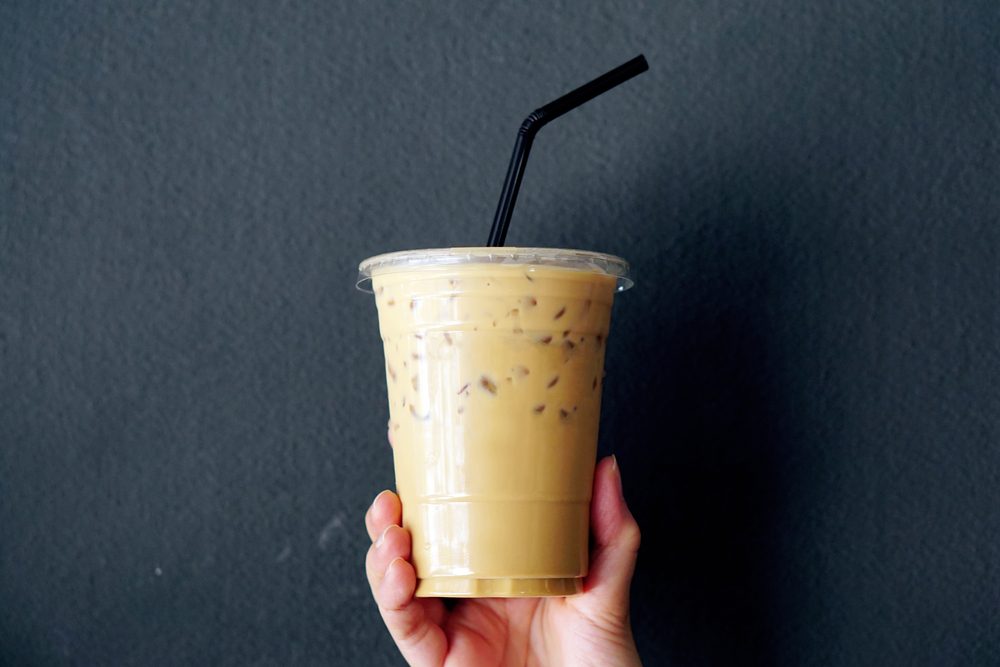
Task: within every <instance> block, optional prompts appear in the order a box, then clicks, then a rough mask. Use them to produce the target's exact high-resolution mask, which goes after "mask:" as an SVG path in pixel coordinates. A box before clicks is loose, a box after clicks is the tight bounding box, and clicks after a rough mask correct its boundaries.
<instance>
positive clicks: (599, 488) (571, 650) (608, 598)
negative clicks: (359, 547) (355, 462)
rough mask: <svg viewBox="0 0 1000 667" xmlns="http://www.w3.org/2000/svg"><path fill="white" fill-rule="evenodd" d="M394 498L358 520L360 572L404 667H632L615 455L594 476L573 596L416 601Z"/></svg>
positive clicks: (632, 541)
mask: <svg viewBox="0 0 1000 667" xmlns="http://www.w3.org/2000/svg"><path fill="white" fill-rule="evenodd" d="M401 516H402V508H401V506H400V503H399V497H398V496H397V495H396V494H395V493H393V492H391V491H383V492H382V493H380V494H379V495H378V496H377V497H376V498H375V501H374V502H373V503H372V506H371V508H370V509H369V510H368V513H367V514H366V515H365V525H366V526H367V528H368V535H369V536H370V537H371V539H372V541H373V544H372V546H371V548H370V549H369V550H368V557H367V559H366V561H365V568H366V570H367V571H368V583H369V584H371V588H372V594H373V595H374V596H375V601H376V602H377V603H378V608H379V611H380V612H381V613H382V619H383V620H384V621H385V624H386V627H388V628H389V633H390V634H391V635H392V638H393V640H394V641H395V642H396V646H398V647H399V650H400V652H402V654H403V657H404V658H406V660H407V662H409V663H410V665H412V667H441V666H449V665H453V666H456V667H464V666H466V665H475V666H479V665H504V666H507V665H517V666H521V665H574V666H575V665H615V666H622V667H625V666H628V665H639V664H641V663H640V662H639V654H638V653H637V652H636V648H635V641H634V640H633V639H632V625H631V622H630V620H629V605H628V595H629V583H630V582H631V580H632V573H633V571H634V570H635V558H636V553H637V551H638V549H639V526H638V525H637V524H636V522H635V519H633V518H632V514H631V513H630V512H629V510H628V507H626V505H625V498H624V497H623V496H622V486H621V476H620V473H619V470H618V465H617V463H616V461H615V459H614V458H613V457H608V458H605V459H603V460H602V461H601V462H600V463H598V465H597V469H596V470H595V472H594V495H593V500H592V501H591V504H590V520H591V524H590V526H591V532H592V534H593V536H594V542H595V546H594V550H593V552H592V553H591V561H590V573H589V574H588V575H587V578H586V580H585V582H584V592H583V593H582V594H580V595H574V596H571V597H564V598H562V597H559V598H555V597H553V598H478V599H476V598H471V599H463V600H461V601H459V602H457V604H456V605H455V606H454V608H452V609H451V610H448V609H446V608H445V606H444V603H443V602H442V601H441V600H440V599H439V598H415V597H413V592H414V590H415V589H416V585H417V576H416V572H415V571H414V569H413V565H412V564H410V561H409V558H410V533H409V532H408V531H407V530H405V529H403V528H402V527H401V526H400V519H401Z"/></svg>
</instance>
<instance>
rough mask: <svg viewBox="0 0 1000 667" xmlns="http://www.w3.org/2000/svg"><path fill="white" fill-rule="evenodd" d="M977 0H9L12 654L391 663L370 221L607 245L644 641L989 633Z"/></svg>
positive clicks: (791, 661) (675, 647)
mask: <svg viewBox="0 0 1000 667" xmlns="http://www.w3.org/2000/svg"><path fill="white" fill-rule="evenodd" d="M998 35H1000V8H998V5H997V4H996V2H993V1H982V2H932V1H930V0H898V1H895V2H875V1H869V2H860V1H856V0H848V1H845V2H827V1H824V0H815V1H808V2H803V1H802V0H781V1H776V2H757V3H754V2H721V1H712V2H702V1H700V0H698V1H693V0H692V1H686V0H682V1H678V2H669V3H643V2H638V1H629V2H625V1H620V2H615V3H581V2H570V1H568V0H566V1H564V2H560V3H533V4H529V3H510V2H500V3H496V2H489V3H468V2H449V3H446V2H434V3H401V2H400V3H389V2H364V3H361V2H359V3H336V2H332V3H331V2H319V1H316V2H289V3H271V2H244V1H242V0H229V1H226V2H217V3H204V2H161V3H138V2H137V3H108V2H90V3H67V2H38V1H32V2H10V1H8V2H5V3H3V4H2V5H0V663H2V664H5V665H6V664H10V665H64V664H65V665H70V664H76V665H105V664H106V665H159V664H163V665H175V664H226V665H319V664H345V665H389V664H400V659H399V658H398V656H397V655H396V653H395V651H394V649H393V647H392V644H391V642H390V641H389V639H388V637H387V635H386V633H385V632H384V630H383V629H382V627H381V622H380V620H379V617H378V615H377V613H376V610H375V607H374V605H373V604H372V602H371V600H370V599H369V594H368V590H367V585H366V583H365V581H364V578H363V566H362V561H363V556H364V551H365V548H366V546H367V538H366V536H365V534H364V529H363V526H362V521H361V519H362V514H363V512H364V510H365V508H366V506H367V504H368V502H369V501H370V500H371V498H372V496H373V495H374V494H375V492H377V491H378V490H380V489H382V488H384V487H387V486H391V485H392V469H391V461H390V452H389V448H388V447H387V445H386V444H385V443H384V441H383V433H384V424H385V419H386V407H385V404H384V403H385V394H384V388H383V386H382V381H383V380H382V375H381V373H382V362H381V360H380V344H379V339H378V335H377V333H376V320H375V309H374V305H373V303H372V302H371V300H370V298H369V297H367V295H363V294H360V293H356V292H355V291H353V287H352V285H353V280H354V277H355V267H356V265H357V262H358V260H360V259H362V258H364V257H366V256H368V255H370V254H374V253H376V252H380V251H386V250H392V249H401V248H412V247H421V246H446V245H462V244H481V243H482V242H484V241H485V239H486V235H487V231H488V227H489V223H490V219H491V216H492V213H493V208H494V206H495V203H496V196H497V194H498V190H499V187H500V183H501V181H502V178H503V174H504V170H505V168H506V161H507V158H508V155H509V150H510V146H511V144H512V141H513V137H514V131H515V129H516V128H517V126H518V124H519V123H520V121H521V119H522V118H523V117H524V115H525V114H526V113H527V112H528V111H530V110H531V109H532V108H533V107H534V106H537V105H539V104H541V103H544V102H546V101H548V100H549V99H551V98H553V97H555V96H556V95H558V94H561V93H562V92H564V91H565V90H567V89H569V88H570V87H572V86H575V85H577V84H579V83H582V82H583V81H585V80H587V79H589V78H590V77H592V76H594V75H596V74H599V73H600V72H602V71H604V70H606V69H608V68H610V67H612V66H614V65H617V64H619V63H620V62H623V61H625V60H627V59H628V58H630V57H632V56H633V55H635V54H636V53H638V52H644V53H645V54H646V56H647V57H648V59H649V62H650V64H651V69H650V71H649V72H648V73H646V74H644V75H643V76H642V77H640V78H639V79H636V80H634V81H632V82H630V83H628V84H626V85H625V86H624V87H623V88H621V89H619V90H616V91H614V92H613V93H611V94H609V95H607V96H605V97H603V98H601V99H599V100H597V101H595V102H593V103H591V104H590V105H589V106H588V107H586V108H584V109H580V110H578V111H575V112H573V113H572V114H570V115H569V116H566V117H565V118H563V119H561V120H560V121H559V122H558V123H556V124H554V125H552V126H549V127H547V128H546V129H545V130H544V131H543V132H542V133H541V134H540V136H539V139H538V141H537V143H536V147H535V154H534V156H533V158H532V162H531V164H530V166H529V168H528V174H527V179H526V183H525V186H524V189H523V191H522V197H521V201H520V203H519V206H518V211H517V213H516V214H515V219H514V224H513V227H512V231H511V234H510V237H509V241H510V242H511V243H512V244H519V245H534V244H538V245H556V246H563V245H568V246H576V247H583V248H591V249H598V250H604V251H609V252H615V253H619V254H622V255H624V256H626V257H627V258H629V259H630V260H631V261H632V262H633V263H634V265H635V268H636V272H637V274H638V279H639V284H638V286H637V288H636V289H635V290H634V291H632V292H630V293H628V294H626V295H624V296H623V297H622V299H621V300H620V302H619V304H618V305H617V306H616V324H615V326H614V331H613V337H612V341H611V348H610V349H611V352H610V359H609V371H610V374H609V377H608V384H607V390H606V404H605V409H604V423H603V432H602V447H603V448H604V449H605V450H611V449H612V448H613V449H614V450H615V451H616V452H617V454H618V456H619V458H620V460H621V465H622V469H623V471H624V477H625V486H626V492H627V496H628V499H629V501H630V502H631V503H632V505H633V507H634V509H635V513H636V515H637V517H638V519H639V521H640V523H641V525H642V527H643V530H644V546H643V549H642V554H641V558H640V565H639V570H638V573H637V575H636V581H635V586H634V599H633V614H634V616H633V618H634V622H635V626H636V634H637V639H638V643H639V646H640V649H641V652H642V654H643V656H644V657H645V659H646V661H647V663H648V664H650V665H734V664H765V665H858V664H865V665H871V664H882V665H947V664H963V665H973V664H978V665H988V664H997V663H998V662H1000V611H998V608H1000V607H998V603H997V601H998V600H1000V387H998V371H1000V347H998V341H1000V315H998V312H1000V308H998V298H1000V194H998V192H1000V188H998V181H1000V166H998V165H1000V162H998V158H1000V143H998V141H1000V140H998V137H1000V112H998V109H1000V83H998V80H1000V77H998V74H1000V47H998V44H1000V39H998Z"/></svg>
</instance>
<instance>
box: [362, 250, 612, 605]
mask: <svg viewBox="0 0 1000 667" xmlns="http://www.w3.org/2000/svg"><path fill="white" fill-rule="evenodd" d="M372 287H373V289H374V291H375V296H376V304H377V306H378V313H379V325H380V329H381V333H382V339H383V341H384V347H385V359H386V381H387V384H388V396H389V412H390V420H389V435H390V439H391V441H392V443H393V455H394V461H395V468H396V485H397V491H398V493H399V494H400V497H401V499H402V503H403V524H404V527H406V528H407V529H409V530H410V532H411V534H412V538H413V550H412V554H413V555H412V558H413V563H414V565H415V567H416V571H417V576H418V578H419V580H420V581H419V585H418V588H417V595H418V596H537V595H568V594H573V593H576V592H579V591H580V590H582V577H583V576H584V575H585V574H586V573H587V549H588V543H587V539H588V523H589V522H588V519H589V504H590V497H591V485H592V482H593V473H594V459H595V455H596V448H597V431H598V418H599V414H600V404H601V385H602V376H603V368H604V350H605V344H606V342H607V336H608V325H609V319H610V311H611V303H612V298H613V295H614V292H615V287H616V281H615V278H614V277H612V276H610V275H607V274H604V273H600V272H597V271H589V270H582V269H567V268H556V267H550V266H539V265H525V264H489V263H479V264H477V263H469V264H459V265H453V266H447V265H445V266H441V265H437V266H424V267H420V268H415V269H406V270H386V271H376V272H375V273H374V275H373V276H372Z"/></svg>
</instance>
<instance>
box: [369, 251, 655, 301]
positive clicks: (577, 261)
mask: <svg viewBox="0 0 1000 667" xmlns="http://www.w3.org/2000/svg"><path fill="white" fill-rule="evenodd" d="M459 264H529V265H532V266H549V267H556V268H564V269H570V270H573V271H587V272H592V273H601V274H604V275H608V276H612V277H614V278H615V281H616V285H617V288H616V290H615V291H617V292H624V291H625V290H627V289H629V288H630V287H632V286H633V285H634V284H635V281H634V279H633V277H632V273H631V268H630V267H629V263H628V262H627V261H625V260H624V259H623V258H621V257H619V256H617V255H610V254H608V253H603V252H594V251H591V250H575V249H570V248H518V247H509V246H503V247H458V248H423V249H418V250H398V251H396V252H387V253H382V254H380V255H374V256H372V257H369V258H368V259H365V260H363V261H362V262H361V263H360V264H359V265H358V280H357V283H356V285H357V288H358V289H359V290H361V291H362V292H369V293H370V292H371V291H372V289H371V280H372V276H373V275H374V274H375V273H391V272H395V271H405V270H411V269H415V268H420V267H425V266H455V265H459Z"/></svg>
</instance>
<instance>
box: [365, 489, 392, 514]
mask: <svg viewBox="0 0 1000 667" xmlns="http://www.w3.org/2000/svg"><path fill="white" fill-rule="evenodd" d="M388 491H389V489H383V490H382V491H379V492H378V495H377V496H375V500H373V501H372V504H371V507H369V508H368V509H372V508H374V507H375V503H377V502H378V499H379V498H381V497H382V496H383V495H385V494H386V493H388Z"/></svg>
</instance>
